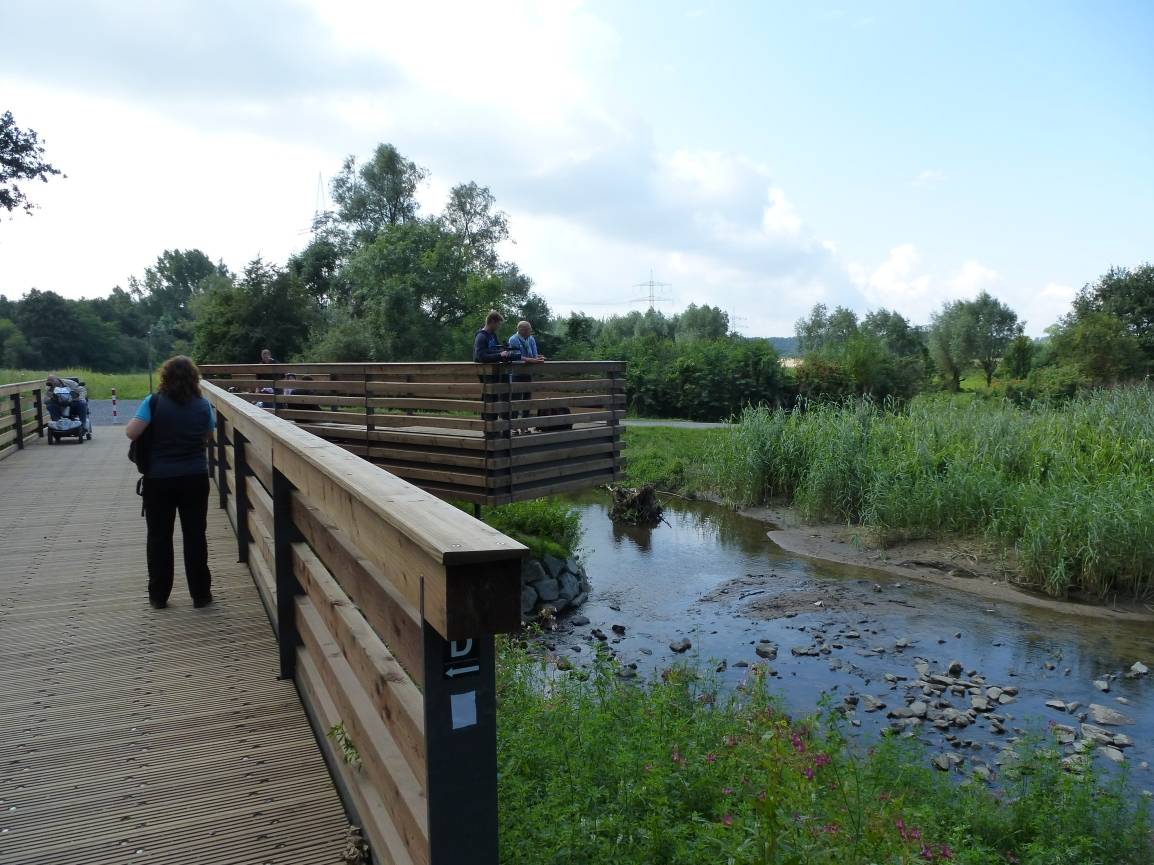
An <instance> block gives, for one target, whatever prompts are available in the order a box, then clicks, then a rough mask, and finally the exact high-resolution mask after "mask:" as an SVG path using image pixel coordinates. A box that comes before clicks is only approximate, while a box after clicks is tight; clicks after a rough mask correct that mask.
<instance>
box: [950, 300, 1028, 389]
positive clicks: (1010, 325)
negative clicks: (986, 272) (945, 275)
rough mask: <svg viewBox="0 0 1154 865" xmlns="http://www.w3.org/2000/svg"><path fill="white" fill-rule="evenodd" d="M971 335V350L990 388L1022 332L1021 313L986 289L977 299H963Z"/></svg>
mask: <svg viewBox="0 0 1154 865" xmlns="http://www.w3.org/2000/svg"><path fill="white" fill-rule="evenodd" d="M962 303H963V305H964V308H965V311H966V318H967V320H968V325H969V327H970V328H971V329H972V330H971V334H970V350H971V352H972V354H973V360H976V361H977V363H978V366H980V367H981V368H982V369H983V370H984V371H985V373H986V387H989V386H990V384H991V383H992V382H993V380H994V370H995V369H997V367H998V361H999V360H1000V359H1001V357H1002V355H1003V354H1005V352H1006V347H1007V346H1008V345H1009V344H1010V340H1012V339H1013V338H1014V337H1015V336H1018V335H1020V334H1021V333H1022V325H1021V324H1020V323H1019V322H1018V315H1017V313H1015V312H1014V311H1013V310H1012V309H1010V308H1009V307H1008V306H1006V305H1005V304H1004V303H1002V302H1001V301H1000V300H998V299H997V298H995V297H993V296H991V295H990V294H989V293H988V292H985V291H983V292H982V293H981V294H979V295H978V296H977V297H976V298H975V299H974V300H966V301H962Z"/></svg>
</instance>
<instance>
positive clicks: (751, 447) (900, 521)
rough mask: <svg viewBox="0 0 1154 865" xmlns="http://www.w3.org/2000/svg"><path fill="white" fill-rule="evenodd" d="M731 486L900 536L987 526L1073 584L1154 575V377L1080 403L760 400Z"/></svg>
mask: <svg viewBox="0 0 1154 865" xmlns="http://www.w3.org/2000/svg"><path fill="white" fill-rule="evenodd" d="M721 442H722V447H721V449H720V451H719V452H718V455H717V459H716V462H715V464H714V465H715V468H716V479H717V487H718V489H719V490H721V491H722V492H723V494H724V495H725V496H726V497H727V498H730V499H731V500H733V501H735V502H737V503H742V504H750V503H760V502H765V501H768V500H770V499H773V498H785V499H788V500H790V501H792V502H793V504H794V505H795V506H796V507H797V508H798V509H799V511H800V513H801V515H802V516H803V517H804V518H807V519H809V520H814V521H818V520H835V521H843V522H846V523H850V524H856V525H861V526H863V527H866V528H868V529H869V530H871V531H872V532H873V533H874V534H875V535H876V536H877V539H878V540H879V541H880V542H881V543H883V544H885V543H890V542H893V541H897V540H903V539H908V538H920V537H941V536H945V535H970V536H985V537H987V538H989V539H991V540H994V541H996V542H998V543H999V544H1001V546H1002V548H1003V549H1004V550H1005V551H1006V553H1007V555H1008V556H1010V557H1011V558H1013V559H1016V565H1017V570H1018V571H1019V572H1020V574H1021V579H1022V581H1023V582H1024V583H1026V584H1028V585H1030V586H1034V587H1037V588H1039V589H1041V590H1043V591H1045V592H1046V593H1047V594H1050V595H1053V596H1058V597H1064V596H1067V595H1068V594H1070V593H1071V592H1074V591H1083V592H1087V593H1090V594H1093V595H1097V596H1101V597H1104V596H1107V595H1110V594H1114V593H1118V594H1125V595H1134V596H1139V597H1141V596H1144V595H1146V594H1148V593H1149V592H1150V590H1151V588H1152V586H1154V389H1151V388H1150V387H1148V386H1146V385H1131V386H1125V387H1118V388H1114V389H1104V390H1096V391H1090V392H1087V393H1084V394H1082V395H1080V396H1078V397H1076V398H1074V399H1072V400H1069V401H1067V402H1060V403H1054V402H1048V401H1039V402H1033V403H1030V404H1028V405H1024V406H1019V405H1015V404H1013V403H1011V402H1009V401H1007V400H1000V399H986V400H983V399H980V398H976V397H946V396H937V397H929V396H922V397H918V398H916V399H914V400H913V401H912V402H910V403H909V404H908V405H907V406H904V407H896V406H892V405H883V404H878V403H875V402H872V401H869V400H858V401H848V402H844V403H840V404H823V403H815V404H808V405H802V406H798V407H795V408H794V409H793V410H791V411H775V410H771V409H766V408H748V409H746V410H745V411H744V412H743V413H742V414H741V416H740V420H739V422H738V423H737V424H736V425H735V426H734V428H733V430H732V432H731V434H730V435H728V436H725V437H723V438H722V439H721Z"/></svg>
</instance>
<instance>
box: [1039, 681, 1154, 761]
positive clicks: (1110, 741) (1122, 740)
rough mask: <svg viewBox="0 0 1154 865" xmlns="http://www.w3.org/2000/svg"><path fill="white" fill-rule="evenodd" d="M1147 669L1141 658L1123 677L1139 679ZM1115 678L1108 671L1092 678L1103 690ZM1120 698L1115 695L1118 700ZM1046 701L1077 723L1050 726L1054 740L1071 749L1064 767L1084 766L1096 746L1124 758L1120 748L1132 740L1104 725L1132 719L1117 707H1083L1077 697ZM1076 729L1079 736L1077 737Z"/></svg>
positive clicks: (1109, 755)
mask: <svg viewBox="0 0 1154 865" xmlns="http://www.w3.org/2000/svg"><path fill="white" fill-rule="evenodd" d="M1149 673H1150V669H1149V668H1148V667H1147V666H1146V665H1145V664H1143V663H1142V662H1141V661H1135V662H1134V664H1133V665H1132V666H1131V667H1130V669H1129V670H1127V671H1126V672H1125V673H1123V674H1122V675H1123V676H1125V678H1127V679H1139V678H1141V677H1143V676H1146V675H1149ZM1115 678H1117V676H1116V675H1113V674H1111V675H1108V676H1105V677H1103V678H1101V679H1096V680H1095V681H1094V687H1095V688H1097V689H1098V690H1099V691H1102V692H1103V693H1106V692H1108V691H1109V690H1110V681H1111V680H1112V679H1115ZM1121 699H1122V698H1119V700H1121ZM1046 705H1047V706H1048V707H1049V708H1051V709H1056V710H1057V711H1059V712H1066V713H1068V714H1070V715H1072V716H1073V717H1074V719H1075V720H1076V721H1077V722H1078V726H1077V727H1074V726H1073V725H1071V724H1053V725H1052V726H1051V728H1050V729H1051V730H1052V732H1053V734H1054V738H1055V739H1057V741H1058V744H1060V745H1066V746H1069V747H1070V748H1071V750H1072V751H1073V753H1072V754H1070V755H1069V756H1067V757H1066V758H1065V759H1064V760H1063V761H1062V762H1063V764H1065V766H1066V767H1067V768H1068V769H1070V770H1071V771H1075V772H1080V771H1082V770H1084V769H1085V768H1086V761H1087V758H1088V756H1089V752H1090V751H1092V750H1094V749H1095V748H1097V750H1098V753H1100V754H1102V755H1103V756H1104V757H1106V759H1108V760H1111V761H1113V762H1115V763H1124V762H1125V761H1126V755H1125V753H1124V749H1125V748H1129V747H1130V746H1131V745H1133V744H1134V740H1133V739H1131V738H1130V737H1129V736H1127V735H1126V734H1125V733H1115V732H1112V731H1110V730H1107V729H1105V728H1106V727H1121V726H1127V725H1132V724H1133V723H1134V719H1133V718H1131V717H1129V716H1128V715H1124V714H1123V713H1122V712H1119V711H1118V710H1117V709H1111V708H1110V707H1109V706H1103V705H1100V704H1098V703H1091V704H1090V705H1089V706H1086V707H1085V708H1084V709H1083V708H1082V704H1081V703H1079V702H1077V701H1072V702H1066V701H1065V700H1047V701H1046ZM1091 722H1092V723H1091ZM1079 733H1080V734H1081V738H1078V736H1079ZM1141 768H1146V764H1145V763H1143V764H1142V767H1141Z"/></svg>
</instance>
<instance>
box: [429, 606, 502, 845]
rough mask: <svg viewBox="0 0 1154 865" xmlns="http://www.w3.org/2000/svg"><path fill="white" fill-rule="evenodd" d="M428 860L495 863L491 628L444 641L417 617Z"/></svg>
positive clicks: (494, 699)
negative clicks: (422, 673)
mask: <svg viewBox="0 0 1154 865" xmlns="http://www.w3.org/2000/svg"><path fill="white" fill-rule="evenodd" d="M424 641H425V753H426V754H427V758H426V759H427V761H428V766H427V774H428V777H427V781H426V787H425V791H426V796H427V797H428V803H429V862H430V865H458V863H466V862H467V863H470V865H497V863H498V859H499V850H498V844H497V684H496V666H495V656H494V647H493V635H492V634H485V635H483V636H478V637H474V638H472V639H468V640H446V639H445V638H443V637H442V636H441V635H440V634H438V633H437V632H436V630H434V629H433V628H432V626H430V625H429V623H428V622H425V623H424Z"/></svg>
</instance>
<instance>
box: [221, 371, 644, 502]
mask: <svg viewBox="0 0 1154 865" xmlns="http://www.w3.org/2000/svg"><path fill="white" fill-rule="evenodd" d="M201 370H202V372H203V373H204V375H205V378H206V379H207V380H209V381H212V382H214V383H215V384H218V385H219V386H220V387H222V388H225V389H230V390H232V391H233V392H234V393H235V394H236V395H237V396H240V397H242V398H243V399H245V400H248V401H249V402H252V403H257V402H259V403H262V404H263V405H264V407H266V408H267V409H268V410H269V411H270V412H272V413H274V414H275V415H276V416H277V417H281V418H285V419H287V420H292V421H294V422H295V423H297V424H298V425H300V426H301V427H302V428H304V429H306V430H308V431H309V432H311V433H313V434H315V435H318V436H320V437H321V438H324V439H325V440H327V441H331V442H334V443H336V444H339V445H340V446H341V447H342V448H344V449H345V450H347V451H349V452H351V453H355V454H357V455H358V456H361V457H363V458H365V459H367V460H369V461H370V462H373V463H375V464H377V465H379V466H381V467H382V468H385V469H387V470H388V471H389V472H390V473H392V474H394V475H396V476H398V477H402V478H404V479H405V480H407V481H409V482H410V483H413V484H416V485H417V486H419V487H421V488H422V489H424V490H427V491H428V492H431V493H433V494H434V495H436V496H439V497H441V498H444V499H450V500H459V501H467V502H474V503H477V504H488V505H498V504H505V503H508V502H515V501H523V500H526V499H533V498H538V497H540V496H546V495H552V494H555V493H560V492H567V491H573V490H579V489H586V488H588V487H592V486H598V485H600V484H604V483H609V482H612V481H615V480H618V479H620V477H621V469H622V453H621V452H622V447H623V445H622V440H621V435H622V426H621V424H620V421H621V418H622V417H624V414H625V364H624V363H623V362H621V361H560V362H554V361H548V362H546V363H542V364H525V363H511V364H495V363H493V364H476V363H356V364H288V363H281V364H206V365H204V366H202V367H201ZM290 376H292V377H291V378H290ZM306 377H307V378H306ZM521 379H525V380H521ZM262 389H264V390H265V391H267V392H263V393H262V392H261V391H262ZM301 390H304V391H307V393H300V392H299V391H301ZM289 391H291V393H290V392H289Z"/></svg>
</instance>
